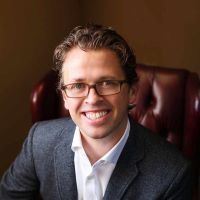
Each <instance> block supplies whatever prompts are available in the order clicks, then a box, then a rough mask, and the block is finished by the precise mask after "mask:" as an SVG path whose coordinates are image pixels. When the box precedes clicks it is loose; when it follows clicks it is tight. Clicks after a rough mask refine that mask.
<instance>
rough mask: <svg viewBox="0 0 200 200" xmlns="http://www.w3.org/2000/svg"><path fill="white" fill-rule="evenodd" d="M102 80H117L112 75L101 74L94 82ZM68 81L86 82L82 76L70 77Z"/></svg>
mask: <svg viewBox="0 0 200 200" xmlns="http://www.w3.org/2000/svg"><path fill="white" fill-rule="evenodd" d="M103 80H118V79H117V78H116V77H114V76H102V77H99V78H98V79H97V80H96V82H98V81H103ZM70 82H72V83H73V82H75V83H76V82H86V80H85V79H83V78H75V79H72V80H71V81H70Z"/></svg>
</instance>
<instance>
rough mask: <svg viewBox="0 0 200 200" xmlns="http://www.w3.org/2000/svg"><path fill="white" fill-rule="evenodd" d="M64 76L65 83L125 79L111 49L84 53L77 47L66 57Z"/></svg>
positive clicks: (63, 69)
mask: <svg viewBox="0 0 200 200" xmlns="http://www.w3.org/2000/svg"><path fill="white" fill-rule="evenodd" d="M62 74H63V79H64V81H71V80H73V79H83V80H90V79H91V81H92V79H101V78H102V77H113V78H114V79H120V78H124V73H123V70H122V67H121V64H120V61H119V59H118V57H117V55H116V54H115V52H114V51H112V50H109V49H98V50H87V51H83V50H81V49H80V48H78V47H76V48H73V49H72V50H70V51H69V52H68V53H67V54H66V57H65V60H64V63H63V68H62Z"/></svg>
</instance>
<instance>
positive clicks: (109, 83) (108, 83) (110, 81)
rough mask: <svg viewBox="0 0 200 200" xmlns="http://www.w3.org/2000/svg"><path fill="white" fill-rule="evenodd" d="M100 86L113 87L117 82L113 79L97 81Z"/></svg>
mask: <svg viewBox="0 0 200 200" xmlns="http://www.w3.org/2000/svg"><path fill="white" fill-rule="evenodd" d="M99 85H100V86H101V87H104V88H107V87H115V86H116V85H117V82H116V81H114V80H106V81H102V82H100V83H99Z"/></svg>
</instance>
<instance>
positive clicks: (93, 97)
mask: <svg viewBox="0 0 200 200" xmlns="http://www.w3.org/2000/svg"><path fill="white" fill-rule="evenodd" d="M99 101H102V97H101V96H100V95H98V94H97V92H96V90H95V88H93V87H92V88H90V89H89V92H88V95H87V97H85V102H86V103H88V104H96V103H97V102H99Z"/></svg>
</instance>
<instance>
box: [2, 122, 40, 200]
mask: <svg viewBox="0 0 200 200" xmlns="http://www.w3.org/2000/svg"><path fill="white" fill-rule="evenodd" d="M36 128H37V124H35V125H34V126H33V127H32V128H31V130H30V132H29V135H28V137H27V138H26V140H25V142H24V144H23V147H22V150H21V152H20V153H19V155H18V156H17V158H16V159H15V161H14V162H13V164H12V165H11V166H10V168H9V169H8V170H7V171H6V172H5V174H4V175H3V177H2V180H1V183H0V199H2V200H15V199H20V200H33V199H35V198H36V196H37V195H38V193H39V181H38V179H37V174H36V171H35V167H34V158H33V152H32V141H33V135H34V131H35V129H36Z"/></svg>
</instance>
